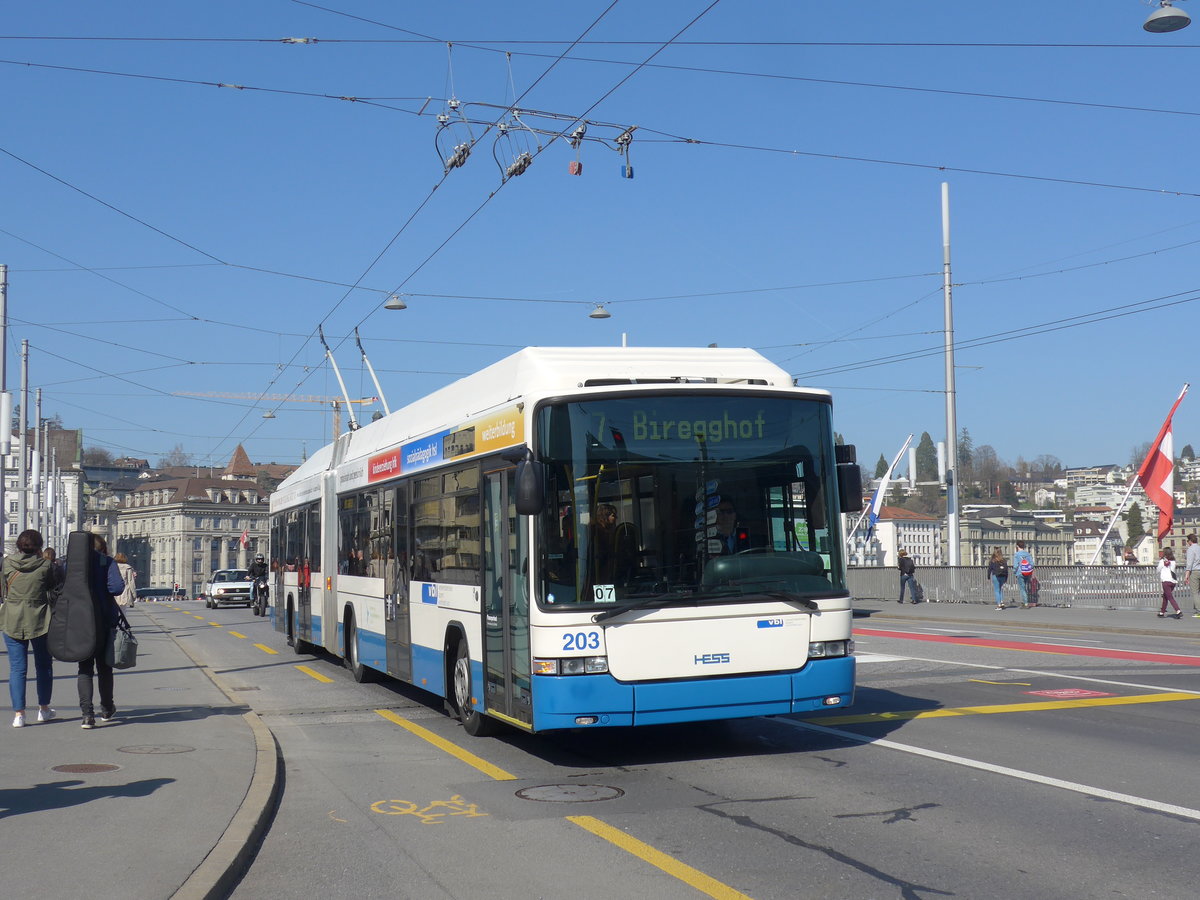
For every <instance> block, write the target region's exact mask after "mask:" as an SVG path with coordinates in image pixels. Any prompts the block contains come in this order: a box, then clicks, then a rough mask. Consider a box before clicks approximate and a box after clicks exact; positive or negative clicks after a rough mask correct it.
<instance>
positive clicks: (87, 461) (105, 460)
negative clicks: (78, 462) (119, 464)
mask: <svg viewBox="0 0 1200 900" xmlns="http://www.w3.org/2000/svg"><path fill="white" fill-rule="evenodd" d="M112 461H113V455H112V454H111V453H109V452H108V451H107V450H105V449H104V448H103V447H84V448H83V460H82V462H83V464H84V465H85V466H111V465H112Z"/></svg>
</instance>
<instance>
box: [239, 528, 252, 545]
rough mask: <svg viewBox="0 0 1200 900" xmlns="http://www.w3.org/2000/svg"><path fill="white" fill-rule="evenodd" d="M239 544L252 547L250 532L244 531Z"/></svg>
mask: <svg viewBox="0 0 1200 900" xmlns="http://www.w3.org/2000/svg"><path fill="white" fill-rule="evenodd" d="M238 543H240V544H241V545H242V546H243V547H249V546H250V532H249V531H248V530H244V531H242V536H241V537H240V538H238Z"/></svg>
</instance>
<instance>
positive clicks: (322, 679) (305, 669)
mask: <svg viewBox="0 0 1200 900" xmlns="http://www.w3.org/2000/svg"><path fill="white" fill-rule="evenodd" d="M296 668H297V669H299V670H300V671H301V672H303V673H304V674H305V675H307V676H309V677H310V678H315V679H317V681H320V682H323V683H325V684H333V679H332V678H330V677H329V676H328V675H322V674H321V673H320V672H318V671H316V670H315V669H310V668H309V667H308V666H296Z"/></svg>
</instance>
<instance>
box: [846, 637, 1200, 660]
mask: <svg viewBox="0 0 1200 900" xmlns="http://www.w3.org/2000/svg"><path fill="white" fill-rule="evenodd" d="M854 633H855V634H861V635H869V636H870V637H890V638H900V639H901V640H905V641H930V642H931V643H934V644H965V645H966V646H968V647H991V648H993V649H995V650H1024V651H1026V652H1028V653H1058V654H1061V655H1063V656H1094V657H1100V658H1102V659H1129V660H1136V661H1137V662H1157V663H1168V664H1170V665H1173V666H1200V656H1178V655H1176V654H1172V653H1140V652H1138V651H1137V650H1105V649H1104V648H1103V647H1075V646H1071V645H1070V644H1039V643H1035V642H1033V641H998V640H993V639H991V638H973V637H954V636H953V635H943V634H915V633H912V632H907V631H877V630H876V629H874V628H855V629H854Z"/></svg>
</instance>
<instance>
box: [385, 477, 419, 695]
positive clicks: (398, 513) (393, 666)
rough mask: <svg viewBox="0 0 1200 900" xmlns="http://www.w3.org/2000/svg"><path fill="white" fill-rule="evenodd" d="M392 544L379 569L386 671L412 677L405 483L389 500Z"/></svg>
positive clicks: (392, 674)
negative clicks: (384, 629) (381, 569)
mask: <svg viewBox="0 0 1200 900" xmlns="http://www.w3.org/2000/svg"><path fill="white" fill-rule="evenodd" d="M391 540H392V547H391V552H390V553H388V554H387V559H386V560H385V562H384V570H383V612H384V621H385V623H386V628H387V670H388V674H389V675H391V676H393V677H395V678H402V679H404V680H405V681H411V680H412V643H411V640H412V639H411V637H410V632H409V618H408V581H409V579H410V578H411V577H412V564H411V556H410V551H409V546H408V485H407V484H402V485H400V486H399V487H398V488H396V495H395V497H394V498H393V502H392V537H391Z"/></svg>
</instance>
